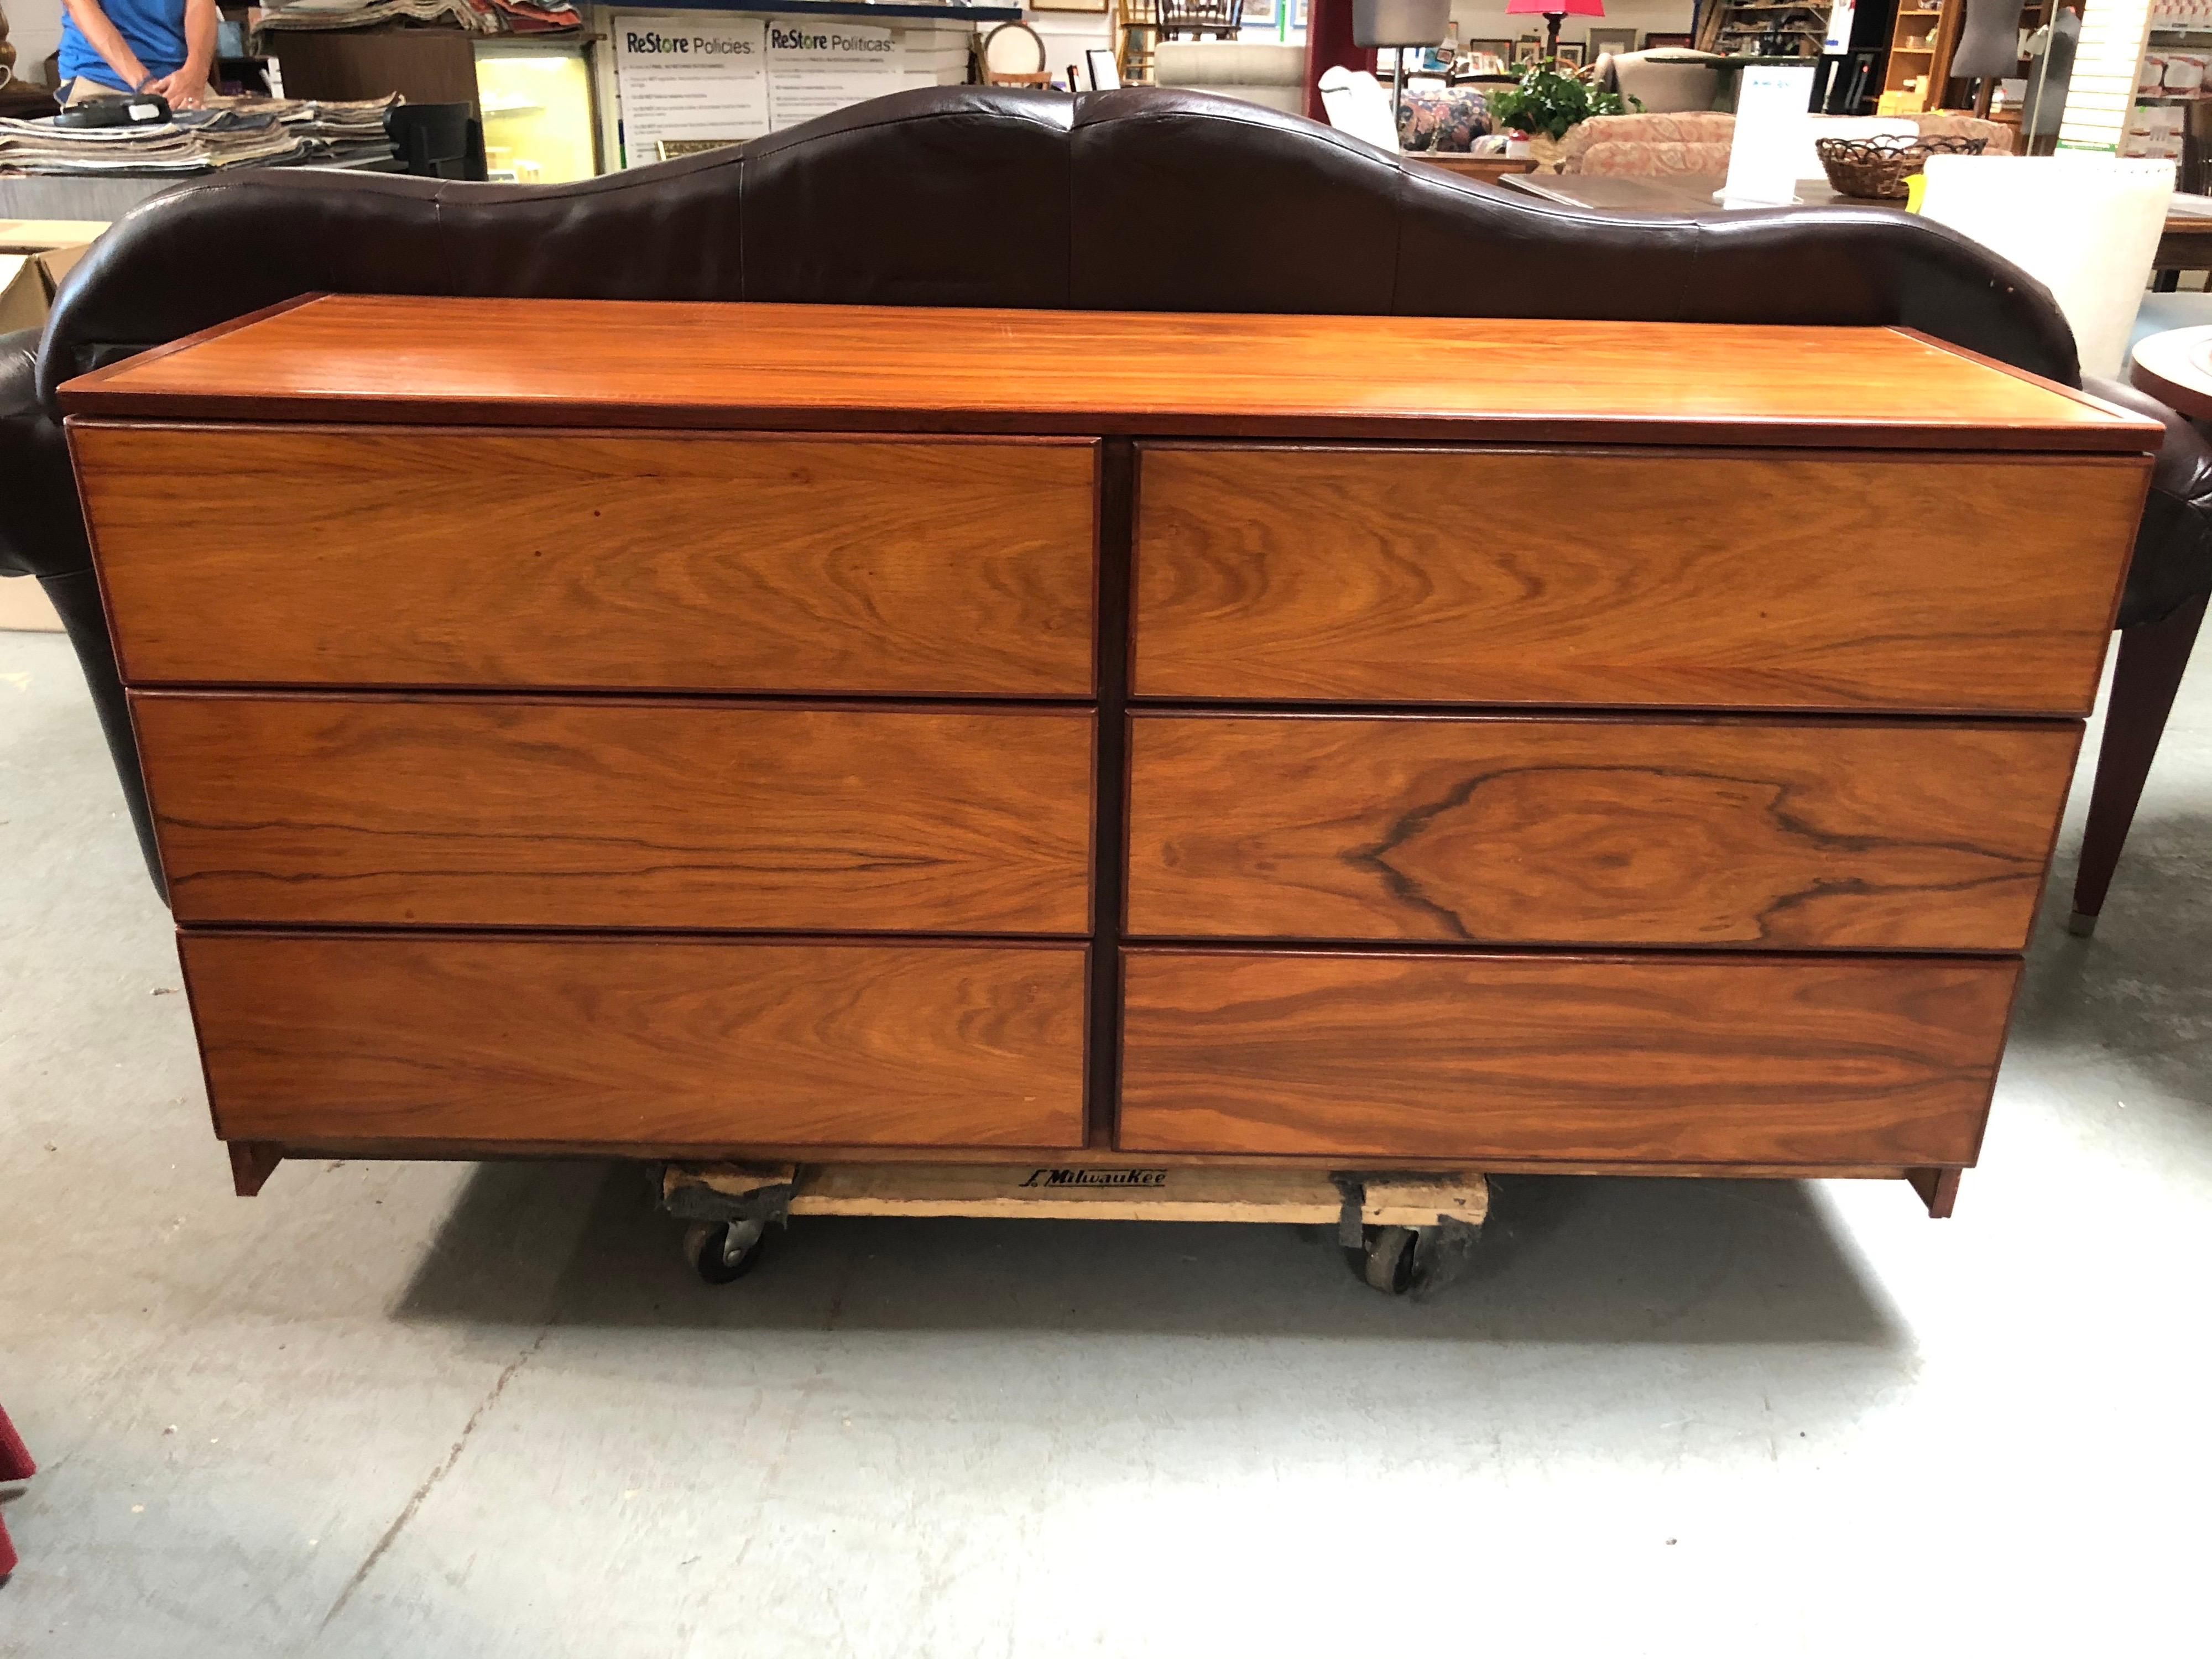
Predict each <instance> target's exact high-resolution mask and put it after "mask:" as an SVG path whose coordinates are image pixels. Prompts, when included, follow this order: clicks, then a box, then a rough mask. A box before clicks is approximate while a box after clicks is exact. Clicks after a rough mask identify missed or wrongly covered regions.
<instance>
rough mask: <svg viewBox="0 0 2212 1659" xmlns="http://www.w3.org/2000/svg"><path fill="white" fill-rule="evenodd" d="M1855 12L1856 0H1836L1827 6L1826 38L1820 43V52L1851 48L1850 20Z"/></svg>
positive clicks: (1844, 50) (1846, 50) (1856, 9)
mask: <svg viewBox="0 0 2212 1659" xmlns="http://www.w3.org/2000/svg"><path fill="white" fill-rule="evenodd" d="M1857 12H1858V0H1836V3H1835V4H1834V5H1832V6H1831V7H1829V8H1828V38H1827V39H1826V40H1823V41H1822V42H1821V43H1820V50H1821V51H1822V52H1849V51H1850V49H1851V22H1852V20H1853V18H1854V17H1855V16H1856V15H1857Z"/></svg>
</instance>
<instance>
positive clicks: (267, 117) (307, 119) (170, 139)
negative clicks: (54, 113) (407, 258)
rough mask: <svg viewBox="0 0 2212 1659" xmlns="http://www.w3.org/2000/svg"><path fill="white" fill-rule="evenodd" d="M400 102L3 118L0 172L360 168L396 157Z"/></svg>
mask: <svg viewBox="0 0 2212 1659" xmlns="http://www.w3.org/2000/svg"><path fill="white" fill-rule="evenodd" d="M398 101H399V100H398V97H396V96H394V97H390V98H371V99H364V100H360V101H358V102H353V103H334V102H323V101H317V100H308V99H295V98H233V99H223V100H218V101H216V102H214V103H211V104H210V106H208V107H207V108H205V109H187V110H179V111H177V112H175V114H174V115H173V117H172V118H170V119H168V120H167V121H160V122H152V123H149V124H147V125H143V126H129V127H64V126H58V125H55V123H54V121H53V118H52V117H48V118H46V119H44V120H33V121H0V175H6V174H10V173H80V174H85V173H97V174H100V175H102V176H105V177H110V178H134V177H136V178H145V177H160V176H164V175H167V174H171V173H214V172H219V171H221V170H222V169H223V168H225V167H360V166H362V165H364V164H368V165H374V164H375V163H378V162H382V161H391V160H392V157H393V156H394V155H396V154H397V152H396V151H395V150H394V149H393V148H392V138H391V135H390V134H389V133H388V132H387V131H386V129H385V117H386V115H388V114H389V113H390V112H391V111H392V106H393V105H394V104H397V103H398Z"/></svg>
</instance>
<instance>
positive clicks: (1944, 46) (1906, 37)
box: [1881, 0, 2048, 121]
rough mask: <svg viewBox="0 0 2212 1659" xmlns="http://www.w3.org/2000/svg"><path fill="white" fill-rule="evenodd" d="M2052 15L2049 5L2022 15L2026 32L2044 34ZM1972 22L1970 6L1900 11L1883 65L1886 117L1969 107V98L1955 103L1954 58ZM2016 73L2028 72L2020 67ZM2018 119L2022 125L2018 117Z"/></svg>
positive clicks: (1959, 0) (1951, 3) (2043, 2)
mask: <svg viewBox="0 0 2212 1659" xmlns="http://www.w3.org/2000/svg"><path fill="white" fill-rule="evenodd" d="M2047 9H2048V0H2030V3H2029V4H2027V6H2024V7H2023V8H2021V14H2020V27H2021V28H2022V29H2024V30H2027V31H2028V32H2029V33H2033V32H2034V31H2035V30H2037V29H2039V28H2041V27H2043V19H2044V16H2045V12H2046V10H2047ZM1965 26H1966V5H1965V0H1937V3H1936V4H1935V5H1932V6H1926V5H1919V4H1905V5H1900V6H1899V8H1898V11H1897V17H1896V20H1895V21H1893V23H1892V24H1891V25H1890V33H1889V51H1888V53H1887V56H1886V57H1885V58H1884V59H1883V63H1882V73H1881V112H1882V113H1883V114H1885V115H1913V114H1917V113H1919V112H1921V111H1923V110H1936V109H1961V110H1963V109H1966V107H1967V101H1968V100H1966V98H1965V97H1964V96H1963V95H1962V96H1961V97H1960V99H1959V100H1957V101H1956V102H1954V101H1953V100H1952V98H1951V56H1952V54H1953V53H1954V52H1956V51H1957V50H1958V46H1959V34H1960V30H1961V29H1962V28H1964V27H1965ZM2021 61H2022V63H2025V61H2026V60H2025V59H2023V60H2021ZM2021 72H2024V71H2022V70H2021V69H2020V67H2019V66H2018V65H2015V73H2021ZM1962 94H1963V88H1962ZM2014 119H2015V121H2016V120H2017V119H2018V116H2017V114H2016V113H2015V116H2014Z"/></svg>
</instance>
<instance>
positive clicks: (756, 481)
mask: <svg viewBox="0 0 2212 1659" xmlns="http://www.w3.org/2000/svg"><path fill="white" fill-rule="evenodd" d="M71 443H72V446H73V448H74V453H75V455H76V465H77V472H78V478H79V483H80V487H81V489H82V495H83V499H84V503H85V512H86V516H87V520H88V523H89V524H90V526H91V529H92V535H93V541H94V548H95V556H96V557H97V559H98V561H99V565H100V578H101V580H102V583H103V584H104V586H105V590H106V596H107V601H108V611H109V616H110V617H111V619H112V623H113V626H114V630H115V635H116V639H117V641H118V646H119V647H120V649H121V653H122V658H123V665H124V672H125V678H128V679H130V680H131V681H132V682H133V683H135V684H299V685H398V686H406V685H441V686H444V685H453V686H544V687H555V688H560V687H595V688H616V689H620V688H636V689H647V690H660V689H667V690H726V691H772V692H793V691H795V692H838V691H854V692H870V693H878V692H884V693H911V694H914V695H918V696H919V695H933V696H934V695H945V696H962V695H975V696H1087V695H1088V694H1089V692H1090V690H1091V608H1092V587H1093V585H1094V580H1095V576H1094V571H1093V564H1094V560H1093V543H1094V541H1095V539H1096V526H1095V509H1096V504H1095V499H1094V495H1095V490H1094V474H1095V471H1096V449H1097V447H1096V446H1095V445H1091V444H1085V443H1053V442H1036V441H1008V440H995V441H973V442H958V441H927V440H908V441H858V440H846V439H840V438H792V437H781V438H769V437H757V438H754V437H714V436H705V435H681V434H667V433H662V434H654V435H634V434H633V435H610V434H605V433H597V434H595V433H562V434H554V433H543V432H539V433H528V432H510V433H497V432H454V431H427V432H425V431H388V430H375V429H364V428H281V427H279V428H238V427H201V428H193V427H174V426H162V425H147V426H131V425H108V424H101V423H89V424H87V423H79V424H77V425H76V426H75V427H74V428H72V431H71Z"/></svg>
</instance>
